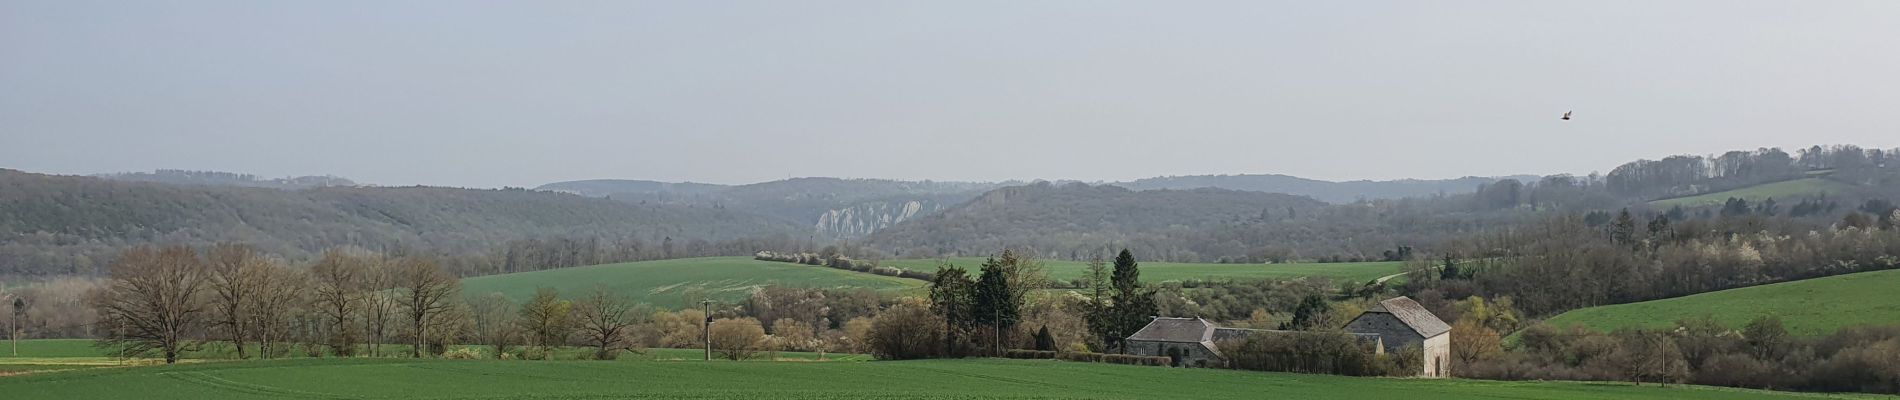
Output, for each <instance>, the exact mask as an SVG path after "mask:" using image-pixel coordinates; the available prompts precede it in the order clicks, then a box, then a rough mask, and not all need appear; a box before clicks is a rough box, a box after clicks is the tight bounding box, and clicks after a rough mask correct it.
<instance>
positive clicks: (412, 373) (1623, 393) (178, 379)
mask: <svg viewBox="0 0 1900 400" xmlns="http://www.w3.org/2000/svg"><path fill="white" fill-rule="evenodd" d="M0 393H6V394H7V398H8V399H104V398H140V399H152V400H159V399H248V398H260V399H261V398H290V397H298V398H360V399H445V398H527V397H532V398H540V399H581V398H669V399H684V398H691V399H748V400H751V399H841V400H850V399H1030V398H1036V399H1109V398H1113V399H1206V398H1269V397H1271V398H1301V399H1334V398H1337V399H1347V398H1350V399H1361V398H1405V399H1486V398H1493V399H1504V398H1511V399H1524V398H1537V399H1596V398H1621V399H1774V398H1799V397H1809V398H1812V397H1819V396H1811V395H1799V394H1787V393H1773V392H1761V391H1748V390H1728V389H1712V388H1699V387H1682V386H1676V387H1670V388H1659V387H1655V386H1643V387H1636V386H1630V385H1628V384H1618V383H1574V382H1489V381H1467V380H1420V379H1385V378H1349V377H1336V376H1322V375H1295V374H1268V373H1255V372H1241V371H1220V370H1195V369H1173V368H1159V367H1138V366H1124V365H1108V364H1086V363H1072V362H1059V361H1023V360H925V361H897V362H843V363H835V362H834V363H799V362H779V363H731V362H712V363H706V362H590V361H553V362H524V361H456V360H400V359H352V360H333V359H332V360H276V361H253V362H226V363H199V364H187V365H178V366H160V367H139V368H106V369H94V370H83V371H64V372H49V373H40V374H31V375H23V376H14V377H4V378H0Z"/></svg>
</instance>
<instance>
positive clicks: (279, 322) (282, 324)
mask: <svg viewBox="0 0 1900 400" xmlns="http://www.w3.org/2000/svg"><path fill="white" fill-rule="evenodd" d="M258 277H259V285H257V289H258V290H257V291H256V292H255V293H253V294H252V296H250V300H249V301H250V303H251V305H250V306H249V310H250V317H251V327H252V328H251V329H252V331H253V332H255V334H256V335H257V336H256V338H257V352H258V357H263V358H276V357H277V356H278V355H280V354H282V353H284V352H286V351H288V350H289V348H288V347H279V345H280V344H281V343H282V342H284V341H285V340H287V339H288V338H289V337H290V326H291V321H292V320H293V319H294V318H296V316H297V315H298V314H300V313H304V312H308V311H307V310H305V311H298V310H299V309H304V308H306V307H305V306H306V305H307V304H309V302H310V296H309V292H310V290H309V287H310V281H309V278H308V277H307V276H305V275H304V274H302V273H299V272H298V271H296V270H292V269H290V267H288V266H285V265H284V264H282V263H278V262H275V261H266V262H265V263H264V264H263V267H262V268H260V269H259V273H258Z"/></svg>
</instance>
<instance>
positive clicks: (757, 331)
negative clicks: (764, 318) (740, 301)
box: [707, 318, 765, 361]
mask: <svg viewBox="0 0 1900 400" xmlns="http://www.w3.org/2000/svg"><path fill="white" fill-rule="evenodd" d="M707 336H708V338H709V339H710V340H711V341H712V349H713V352H714V353H718V354H719V356H720V357H722V358H725V359H728V360H733V361H739V360H746V359H750V358H752V356H753V355H754V354H756V353H758V351H759V348H760V347H761V345H762V344H763V343H764V342H765V328H764V327H762V326H760V325H759V320H756V319H752V318H723V319H720V320H717V321H713V326H712V330H711V331H708V332H707Z"/></svg>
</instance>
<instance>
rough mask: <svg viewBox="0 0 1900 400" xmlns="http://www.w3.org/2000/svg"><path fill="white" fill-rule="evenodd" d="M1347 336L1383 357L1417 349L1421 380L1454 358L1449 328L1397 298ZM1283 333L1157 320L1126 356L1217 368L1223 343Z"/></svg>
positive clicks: (1439, 373)
mask: <svg viewBox="0 0 1900 400" xmlns="http://www.w3.org/2000/svg"><path fill="white" fill-rule="evenodd" d="M1345 331H1346V332H1347V333H1349V334H1352V335H1354V336H1358V337H1359V338H1360V340H1363V341H1366V342H1370V343H1372V344H1373V345H1374V348H1375V349H1376V351H1377V352H1379V353H1386V352H1394V351H1402V350H1405V349H1407V346H1411V345H1417V350H1416V351H1422V352H1424V353H1425V354H1424V357H1423V359H1424V361H1425V363H1424V367H1423V368H1422V370H1421V371H1419V374H1418V376H1422V377H1444V376H1447V375H1446V374H1447V371H1446V368H1447V364H1446V363H1447V359H1448V358H1450V356H1451V334H1450V332H1451V326H1449V325H1446V324H1445V321H1443V320H1440V319H1438V317H1437V316H1435V315H1432V313H1431V312H1430V311H1426V310H1425V307H1424V306H1420V305H1419V304H1418V302H1417V301H1413V300H1412V299H1411V298H1408V297H1397V298H1392V299H1387V300H1385V301H1381V302H1379V304H1378V305H1377V306H1374V307H1373V308H1372V309H1370V310H1366V312H1365V313H1362V314H1359V316H1358V317H1357V318H1353V320H1352V321H1351V322H1348V323H1346V326H1345ZM1273 332H1285V331H1272V330H1259V329H1239V328H1222V327H1218V326H1215V325H1214V324H1213V323H1211V322H1207V320H1204V319H1200V318H1155V319H1154V321H1151V322H1149V323H1148V325H1147V326H1144V327H1142V328H1141V330H1140V331H1136V332H1135V334H1134V335H1129V336H1128V348H1127V352H1128V354H1135V355H1145V356H1165V357H1169V358H1172V359H1174V365H1175V366H1178V367H1217V366H1223V365H1226V362H1227V358H1226V356H1223V355H1221V350H1220V346H1219V344H1218V343H1219V342H1222V341H1227V340H1230V339H1241V338H1245V337H1247V336H1249V335H1253V334H1256V333H1273Z"/></svg>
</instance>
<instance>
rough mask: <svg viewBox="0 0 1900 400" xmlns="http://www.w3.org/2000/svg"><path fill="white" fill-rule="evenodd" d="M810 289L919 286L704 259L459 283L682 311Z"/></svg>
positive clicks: (518, 296) (472, 289)
mask: <svg viewBox="0 0 1900 400" xmlns="http://www.w3.org/2000/svg"><path fill="white" fill-rule="evenodd" d="M773 283H777V284H781V285H786V286H796V287H814V288H870V289H875V290H908V289H914V288H918V287H922V286H923V281H919V280H915V279H902V278H896V277H889V276H880V275H872V274H867V273H859V272H852V271H845V270H840V269H833V268H825V267H816V266H810V265H799V264H791V263H782V262H769V261H757V260H753V259H751V258H750V257H708V258H687V259H678V260H662V261H643V262H633V263H621V264H605V265H593V266H585V267H573V268H561V269H551V270H546V271H535V272H522V273H514V274H503V275H489V276H482V277H475V278H469V279H464V280H462V293H463V294H464V295H469V296H478V295H482V294H485V293H490V292H500V293H503V294H506V295H508V297H510V298H514V299H515V300H516V301H521V300H523V299H527V298H529V297H531V296H533V295H534V291H535V289H536V288H540V287H552V288H555V289H559V290H560V291H561V295H562V296H563V297H568V298H574V297H579V296H582V295H584V294H586V293H587V292H589V291H591V290H593V289H594V288H595V287H596V286H602V287H606V288H607V289H609V290H613V291H615V292H619V293H623V294H626V295H627V296H629V297H631V298H633V299H634V300H635V301H639V302H645V303H647V304H652V305H654V306H659V307H665V308H679V307H682V306H685V304H684V303H685V297H684V295H685V294H687V293H688V292H689V291H697V292H699V293H701V294H703V295H704V296H707V297H710V298H712V299H715V300H722V301H736V300H741V299H744V298H745V296H747V295H748V294H750V293H751V291H752V289H753V288H756V287H760V286H764V285H767V284H773Z"/></svg>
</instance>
